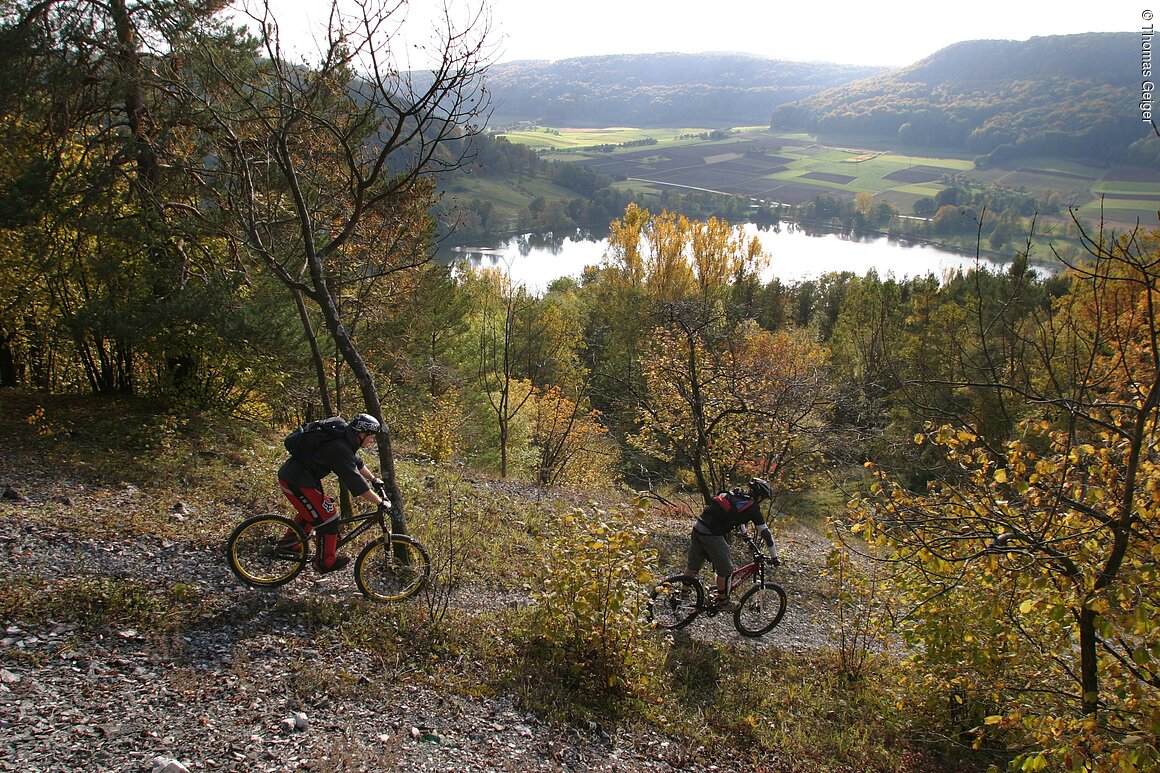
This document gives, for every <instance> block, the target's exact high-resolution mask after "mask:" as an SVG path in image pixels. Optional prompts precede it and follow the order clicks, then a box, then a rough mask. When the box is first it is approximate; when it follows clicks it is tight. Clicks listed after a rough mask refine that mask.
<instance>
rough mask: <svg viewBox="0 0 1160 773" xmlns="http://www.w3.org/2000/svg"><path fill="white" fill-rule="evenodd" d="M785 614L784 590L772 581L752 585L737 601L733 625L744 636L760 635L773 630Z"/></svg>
mask: <svg viewBox="0 0 1160 773" xmlns="http://www.w3.org/2000/svg"><path fill="white" fill-rule="evenodd" d="M784 614H785V591H784V590H782V589H781V586H780V585H776V584H774V583H772V582H767V583H763V584H761V585H754V586H753V587H752V588H750V589H749V590H748V591H746V593H745V595H744V596H742V597H741V599H740V600H739V601H738V607H737V609H736V610H735V611H734V612H733V625H735V626H736V627H737V630H738V631H739V632H741V633H742V634H744V635H745V636H762V635H764V634H767V633H769V632H770V631H772V630H773V627H774V626H775V625H777V624H778V623H780V622H781V616H782V615H784Z"/></svg>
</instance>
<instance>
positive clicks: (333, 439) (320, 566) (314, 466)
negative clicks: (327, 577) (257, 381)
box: [278, 413, 390, 574]
mask: <svg viewBox="0 0 1160 773" xmlns="http://www.w3.org/2000/svg"><path fill="white" fill-rule="evenodd" d="M317 425H319V426H317V427H314V428H313V431H310V432H307V433H302V434H297V439H296V442H292V441H291V440H290V439H287V450H290V451H291V454H290V458H289V459H287V460H286V462H285V463H284V464H283V465H282V466H281V467H280V468H279V469H278V485H279V486H281V488H282V493H284V494H285V495H286V497H287V498H288V499H289V500H290V501H291V502H292V503H293V504H294V509H295V510H296V511H297V515H296V516H295V518H294V520H296V521H297V522H298V523H299V524H300V525H301V526H302V528H303V530H304V531H305V532H306V534H307V535H309V534H310V532H311V530H314V532H315V533H316V534H317V535H318V550H317V551H315V553H316V562H317V563H316V566H315V568H316V569H317V570H318V571H319V572H320V573H323V574H325V573H326V572H333V571H336V570H338V569H342V568H343V567H344V566H346V565H347V564H348V563H350V558H348V557H347V556H339V555H336V552H337V550H338V536H339V529H338V517H339V512H338V508H337V507H336V506H335V503H334V500H333V499H331V498H330V497H329V496H327V494H326V493H325V492H323V490H322V479H323V478H325V477H326V476H327V475H329V474H330V473H332V472H333V473H334V474H335V475H337V476H338V479H339V480H341V481H342V482H343V483H344V484H346V487H347V489H348V490H349V491H350V493H351V495H352V496H356V497H362V498H363V499H366V500H368V501H370V502H374V503H375V504H376V505H378V506H379V507H390V504H389V503H387V502H386V500H384V499H383V498H382V497H380V496H379V495H378V493H377V492H376V491H375V490H374V489H373V488H372V487H371V484H372V483H380V484H381V481H379V480H378V479H377V478H375V477H374V475H372V474H371V471H370V468H368V467H367V466H366V464H364V463H363V460H362V459H361V458H359V455H358V452H359V451H360V450H362V449H363V448H366V447H367V446H368V445H370V444H371V443H372V442H373V441H374V439H375V438H376V437H377V436H378V434H379V432H380V430H381V429H382V424H380V423H379V420H378V419H376V418H375V417H373V416H371V415H369V414H366V413H360V414H359V415H358V416H355V417H354V418H353V419H351V420H350V422H349V423H347V422H346V421H344V420H343V419H341V418H340V417H337V416H336V417H333V418H330V419H325V420H323V421H321V422H318V423H317ZM288 539H289V540H290V541H295V540H294V537H293V535H292V534H291V535H288Z"/></svg>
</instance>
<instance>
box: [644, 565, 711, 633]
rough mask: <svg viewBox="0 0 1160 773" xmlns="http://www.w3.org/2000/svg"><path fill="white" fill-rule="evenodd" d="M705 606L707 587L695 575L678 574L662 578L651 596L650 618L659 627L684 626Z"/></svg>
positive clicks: (674, 628)
mask: <svg viewBox="0 0 1160 773" xmlns="http://www.w3.org/2000/svg"><path fill="white" fill-rule="evenodd" d="M704 606H705V589H704V588H702V587H701V583H699V582H697V580H696V579H695V578H693V577H687V576H685V575H683V574H678V575H676V576H674V577H669V578H668V579H667V580H661V581H660V582H658V583H657V584H656V587H654V588H653V592H652V596H651V597H650V598H649V605H648V613H649V618H650V619H652V621H653V622H655V623H656V625H657V628H664V629H665V630H668V631H673V630H676V629H678V628H684V627H685V626H686V625H688V624H689V623H691V622H693V618H694V617H696V616H697V613H698V612H699V611H700V610H701V609H702V608H703V607H704Z"/></svg>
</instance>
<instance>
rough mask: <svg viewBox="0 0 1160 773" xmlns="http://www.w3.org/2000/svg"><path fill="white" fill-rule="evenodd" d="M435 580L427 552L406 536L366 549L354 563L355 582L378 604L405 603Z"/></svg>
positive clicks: (369, 546)
mask: <svg viewBox="0 0 1160 773" xmlns="http://www.w3.org/2000/svg"><path fill="white" fill-rule="evenodd" d="M430 576H431V556H430V555H428V554H427V548H425V547H423V545H422V544H421V543H420V542H419V541H418V540H415V539H412V538H411V537H408V536H406V535H403V534H393V535H391V537H390V540H389V541H388V539H387V538H386V537H380V538H379V539H377V540H375V541H374V542H372V543H371V544H369V545H367V546H366V547H365V548H363V550H362V552H361V553H359V554H358V558H357V559H356V560H355V562H354V581H355V584H357V585H358V589H359V590H360V591H361V592H362V594H363V595H364V596H366V597H367V598H369V599H373V600H374V601H382V602H393V601H402V600H403V599H405V598H408V597H410V596H414V595H415V594H416V593H418V592H419V589H420V588H422V587H423V585H424V584H425V583H426V582H427V579H428V578H429V577H430Z"/></svg>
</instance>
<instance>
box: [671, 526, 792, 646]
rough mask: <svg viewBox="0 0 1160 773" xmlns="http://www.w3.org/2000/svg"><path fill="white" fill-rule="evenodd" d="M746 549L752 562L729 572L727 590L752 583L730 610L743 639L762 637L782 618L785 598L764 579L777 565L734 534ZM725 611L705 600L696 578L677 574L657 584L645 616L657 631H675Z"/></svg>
mask: <svg viewBox="0 0 1160 773" xmlns="http://www.w3.org/2000/svg"><path fill="white" fill-rule="evenodd" d="M737 533H738V534H739V535H740V536H741V538H742V539H744V540H745V544H746V546H747V547H748V548H749V552H750V555H751V556H752V560H751V561H750V562H749V563H748V564H746V565H745V566H742V567H739V568H737V569H734V570H733V573H732V574H731V575H729V585H728V589H729V591H730V592H731V593H732V591H733V590H734V589H735V588H738V587H739V586H741V585H742V584H743V583H745V582H747V581H749V580H753V587H752V588H750V589H749V590H747V591H745V593H744V594H742V596H741V598H740V599H738V606H737V608H736V609H735V610H733V625H734V627H735V628H737V631H738V633H741V634H742V635H744V636H763V635H765V634H767V633H769V632H770V631H772V630H773V628H774V626H776V625H777V624H778V623H780V622H781V617H782V615H784V614H785V605H786V597H785V591H784V590H782V588H781V586H780V585H778V584H776V583H774V582H770V581H768V580H766V579H765V568H766V567H767V566H769V567H777V566H778V565H779V564H780V563H781V562H780V561H778V559H777V558H775V557H773V556H770V555H766V553H765V552H764V551H763V550H762V549H761V548H760V547H759V546H758V544H757V541H756V540H754V539H753V538H752V537H750V536H749V535H748V534H746V533H744V532H741V531H738V532H737ZM726 611H727V610H725V609H722V608H721V607H720V606H718V605H717V604H715V603H714V602H713V601H712V600H708V601H707V600H706V593H705V586H704V585H702V584H701V581H700V580H698V579H697V578H696V577H689V576H687V575H683V574H678V575H675V576H673V577H669V578H667V579H664V580H661V581H660V582H659V583H657V585H656V587H655V588H654V589H653V592H652V596H651V598H650V600H649V615H650V617H651V619H652V620H653V621H654V622H655V623H656V626H657V628H664V629H666V630H676V629H678V628H684V627H685V626H686V625H688V624H689V623H691V622H693V620H695V619H696V617H697V616H698V615H701V614H704V615H705V616H706V617H714V616H716V615H718V614H720V613H722V612H726Z"/></svg>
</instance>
